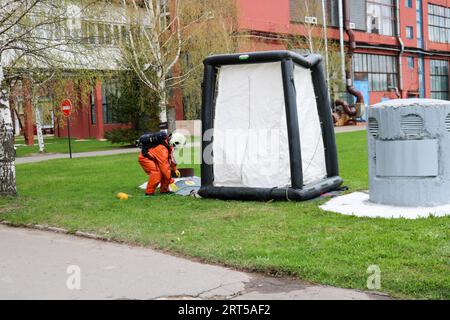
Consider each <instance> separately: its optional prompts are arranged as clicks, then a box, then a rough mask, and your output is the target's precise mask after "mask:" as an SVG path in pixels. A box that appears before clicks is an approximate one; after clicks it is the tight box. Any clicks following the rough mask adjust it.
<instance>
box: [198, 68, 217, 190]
mask: <svg viewBox="0 0 450 320" xmlns="http://www.w3.org/2000/svg"><path fill="white" fill-rule="evenodd" d="M215 83H216V71H215V68H214V67H213V66H210V65H205V70H204V74H203V84H202V86H203V94H202V132H203V134H205V132H206V131H208V130H209V129H212V128H213V126H214V92H215V88H214V87H215ZM212 143H213V141H212V139H211V140H210V141H205V140H204V139H202V159H203V155H204V154H205V149H206V148H208V147H209V146H210V145H211V144H212ZM201 170H202V177H201V181H202V185H204V186H208V185H211V184H212V182H213V179H214V169H213V164H212V163H207V162H206V161H205V160H204V159H203V161H202V164H201Z"/></svg>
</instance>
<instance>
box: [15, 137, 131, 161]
mask: <svg viewBox="0 0 450 320" xmlns="http://www.w3.org/2000/svg"><path fill="white" fill-rule="evenodd" d="M44 142H45V152H46V153H69V142H68V139H66V138H55V137H53V136H49V137H44ZM15 143H16V157H18V158H19V157H26V156H30V155H33V154H38V153H39V147H38V142H37V139H35V140H34V145H33V146H27V145H25V140H24V138H23V137H18V138H16V142H15ZM124 147H126V145H120V144H112V143H111V142H109V141H99V140H95V139H87V140H77V139H72V152H73V153H75V152H88V151H101V150H111V149H120V148H124Z"/></svg>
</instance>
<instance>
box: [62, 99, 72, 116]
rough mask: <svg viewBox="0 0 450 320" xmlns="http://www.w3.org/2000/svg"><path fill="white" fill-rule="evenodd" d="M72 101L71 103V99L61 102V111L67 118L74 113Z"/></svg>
mask: <svg viewBox="0 0 450 320" xmlns="http://www.w3.org/2000/svg"><path fill="white" fill-rule="evenodd" d="M72 109H73V106H72V101H70V100H69V99H66V100H64V101H63V102H61V111H62V113H63V115H65V116H66V117H68V116H70V114H71V113H72Z"/></svg>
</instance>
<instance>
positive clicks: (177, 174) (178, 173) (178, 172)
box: [175, 170, 181, 178]
mask: <svg viewBox="0 0 450 320" xmlns="http://www.w3.org/2000/svg"><path fill="white" fill-rule="evenodd" d="M175 175H176V176H177V178H179V177H181V173H180V171H179V170H175Z"/></svg>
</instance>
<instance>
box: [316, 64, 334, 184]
mask: <svg viewBox="0 0 450 320" xmlns="http://www.w3.org/2000/svg"><path fill="white" fill-rule="evenodd" d="M311 72H312V81H313V86H314V93H315V94H316V100H317V111H318V113H319V118H320V123H321V126H322V138H323V144H324V147H325V162H326V167H327V174H328V177H334V176H338V175H339V164H338V157H337V147H336V136H335V134H334V125H333V117H332V114H331V104H330V100H329V98H328V90H327V87H326V81H325V75H324V71H323V63H322V61H321V59H320V61H319V62H318V63H317V64H315V65H314V66H313V67H312V68H311Z"/></svg>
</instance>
